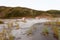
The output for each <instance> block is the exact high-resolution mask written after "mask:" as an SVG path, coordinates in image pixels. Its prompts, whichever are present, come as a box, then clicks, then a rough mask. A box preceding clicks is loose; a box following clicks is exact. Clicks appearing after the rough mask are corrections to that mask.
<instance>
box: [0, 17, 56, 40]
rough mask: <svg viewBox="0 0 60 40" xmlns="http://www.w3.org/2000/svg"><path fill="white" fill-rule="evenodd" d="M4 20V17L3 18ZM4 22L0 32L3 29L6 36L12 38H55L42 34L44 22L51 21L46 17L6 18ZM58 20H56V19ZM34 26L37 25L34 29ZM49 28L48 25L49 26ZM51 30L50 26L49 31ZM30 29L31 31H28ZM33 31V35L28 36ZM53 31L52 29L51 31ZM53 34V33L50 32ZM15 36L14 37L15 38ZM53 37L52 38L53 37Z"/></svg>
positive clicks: (23, 39) (22, 39)
mask: <svg viewBox="0 0 60 40" xmlns="http://www.w3.org/2000/svg"><path fill="white" fill-rule="evenodd" d="M1 20H2V19H1ZM2 21H3V22H4V24H0V33H1V32H2V31H3V33H4V37H5V38H7V39H9V38H10V39H11V40H47V39H48V40H55V39H53V37H52V36H51V37H50V36H49V37H50V38H48V37H43V36H41V34H40V33H41V32H42V30H43V29H44V28H45V25H44V23H45V22H50V21H51V20H48V19H46V18H41V19H24V20H22V19H4V20H2ZM55 21H56V20H55ZM32 27H36V28H37V29H36V30H34V29H35V28H34V29H32ZM47 28H48V27H47ZM49 30H51V29H50V28H48V31H49ZM27 31H29V32H27ZM28 33H29V34H31V33H33V35H32V36H27V34H28ZM50 33H51V31H50ZM29 34H28V35H29ZM49 35H51V34H49ZM13 38H14V39H13ZM51 38H52V39H51Z"/></svg>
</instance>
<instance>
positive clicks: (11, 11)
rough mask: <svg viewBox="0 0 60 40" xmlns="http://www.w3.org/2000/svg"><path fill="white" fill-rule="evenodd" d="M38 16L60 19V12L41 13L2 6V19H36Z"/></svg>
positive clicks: (0, 14)
mask: <svg viewBox="0 0 60 40" xmlns="http://www.w3.org/2000/svg"><path fill="white" fill-rule="evenodd" d="M36 16H42V17H43V16H51V17H60V10H47V11H41V10H34V9H29V8H24V7H5V6H0V18H21V17H36Z"/></svg>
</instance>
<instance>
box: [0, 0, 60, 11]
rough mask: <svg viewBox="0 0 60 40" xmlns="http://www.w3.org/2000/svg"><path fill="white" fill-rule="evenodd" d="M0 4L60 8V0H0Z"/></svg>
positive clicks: (43, 8) (39, 8)
mask: <svg viewBox="0 0 60 40" xmlns="http://www.w3.org/2000/svg"><path fill="white" fill-rule="evenodd" d="M0 6H13V7H14V6H21V7H27V8H32V9H36V10H49V9H56V10H60V0H0Z"/></svg>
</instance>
